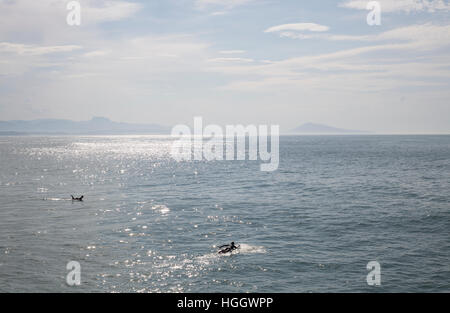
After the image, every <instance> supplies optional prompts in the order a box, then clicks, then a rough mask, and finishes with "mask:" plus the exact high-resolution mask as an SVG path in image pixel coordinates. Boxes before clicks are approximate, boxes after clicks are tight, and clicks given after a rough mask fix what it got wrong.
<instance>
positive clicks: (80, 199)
mask: <svg viewBox="0 0 450 313" xmlns="http://www.w3.org/2000/svg"><path fill="white" fill-rule="evenodd" d="M71 197H72V201H83V198H84V196H81V197H79V198H75V197H74V196H72V195H71Z"/></svg>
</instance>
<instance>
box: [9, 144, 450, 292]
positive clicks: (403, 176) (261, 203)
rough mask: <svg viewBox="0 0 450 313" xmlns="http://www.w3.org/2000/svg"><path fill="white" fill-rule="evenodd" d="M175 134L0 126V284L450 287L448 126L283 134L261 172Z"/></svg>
mask: <svg viewBox="0 0 450 313" xmlns="http://www.w3.org/2000/svg"><path fill="white" fill-rule="evenodd" d="M172 145H173V139H172V138H171V137H169V136H23V137H22V136H14V137H8V136H3V137H0V169H1V170H0V292H26V293H29V292H31V293H34V292H63V293H66V292H67V293H70V292H82V293H84V292H86V293H88V292H107V293H111V292H118V293H130V292H131V293H135V292H139V293H140V292H142V293H173V292H176V293H178V292H192V293H198V292H227V293H228V292H231V293H235V292H245V293H255V292H261V293H272V292H274V293H281V292H283V293H284V292H292V293H310V292H318V293H328V292H351V293H359V292H450V136H446V135H421V136H416V135H408V136H406V135H405V136H401V135H380V136H378V135H367V136H366V135H350V136H282V137H281V138H280V163H279V168H278V169H277V170H276V171H273V172H263V171H261V170H260V164H261V162H260V161H250V160H246V161H206V160H203V161H176V160H175V159H174V158H172V157H171V147H172ZM71 195H74V196H75V197H78V196H81V195H84V201H83V202H79V201H72V200H71ZM232 241H234V242H235V243H236V244H237V245H240V249H238V250H236V251H234V252H233V253H231V254H224V255H222V254H218V253H217V251H218V246H220V245H222V244H226V243H230V242H232ZM71 262H72V263H71ZM73 262H75V264H78V265H79V266H77V267H72V265H73V264H74V263H73ZM371 262H372V263H371ZM374 262H375V263H374ZM70 264H72V265H70ZM370 264H372V265H370ZM373 264H376V265H377V266H375V267H373ZM74 268H77V269H78V270H79V271H78V272H76V274H79V278H80V281H79V284H78V283H76V284H74V283H73V282H74V280H73V279H72V280H71V277H72V278H73V277H74V276H73V275H74V272H73V269H74ZM374 277H375V278H377V279H375V278H374ZM374 279H375V280H374ZM374 282H376V283H374Z"/></svg>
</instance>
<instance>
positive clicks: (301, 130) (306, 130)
mask: <svg viewBox="0 0 450 313" xmlns="http://www.w3.org/2000/svg"><path fill="white" fill-rule="evenodd" d="M292 133H295V134H368V133H369V132H366V131H360V130H350V129H342V128H336V127H331V126H327V125H322V124H314V123H306V124H303V125H301V126H299V127H297V128H295V129H293V130H292Z"/></svg>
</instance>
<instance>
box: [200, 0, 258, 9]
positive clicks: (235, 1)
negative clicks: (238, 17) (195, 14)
mask: <svg viewBox="0 0 450 313" xmlns="http://www.w3.org/2000/svg"><path fill="white" fill-rule="evenodd" d="M253 1H255V0H196V1H195V4H196V6H197V7H198V8H207V7H211V6H221V7H225V8H228V9H231V8H234V7H237V6H241V5H244V4H247V3H250V2H253Z"/></svg>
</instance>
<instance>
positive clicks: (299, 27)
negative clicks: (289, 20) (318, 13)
mask: <svg viewBox="0 0 450 313" xmlns="http://www.w3.org/2000/svg"><path fill="white" fill-rule="evenodd" d="M329 29H330V28H329V27H328V26H324V25H319V24H316V23H295V24H283V25H277V26H273V27H270V28H268V29H266V30H265V31H264V32H265V33H278V35H279V36H280V37H287V38H292V39H310V38H313V37H316V36H317V35H313V33H322V32H327V31H328V30H329ZM305 32H306V33H305Z"/></svg>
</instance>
